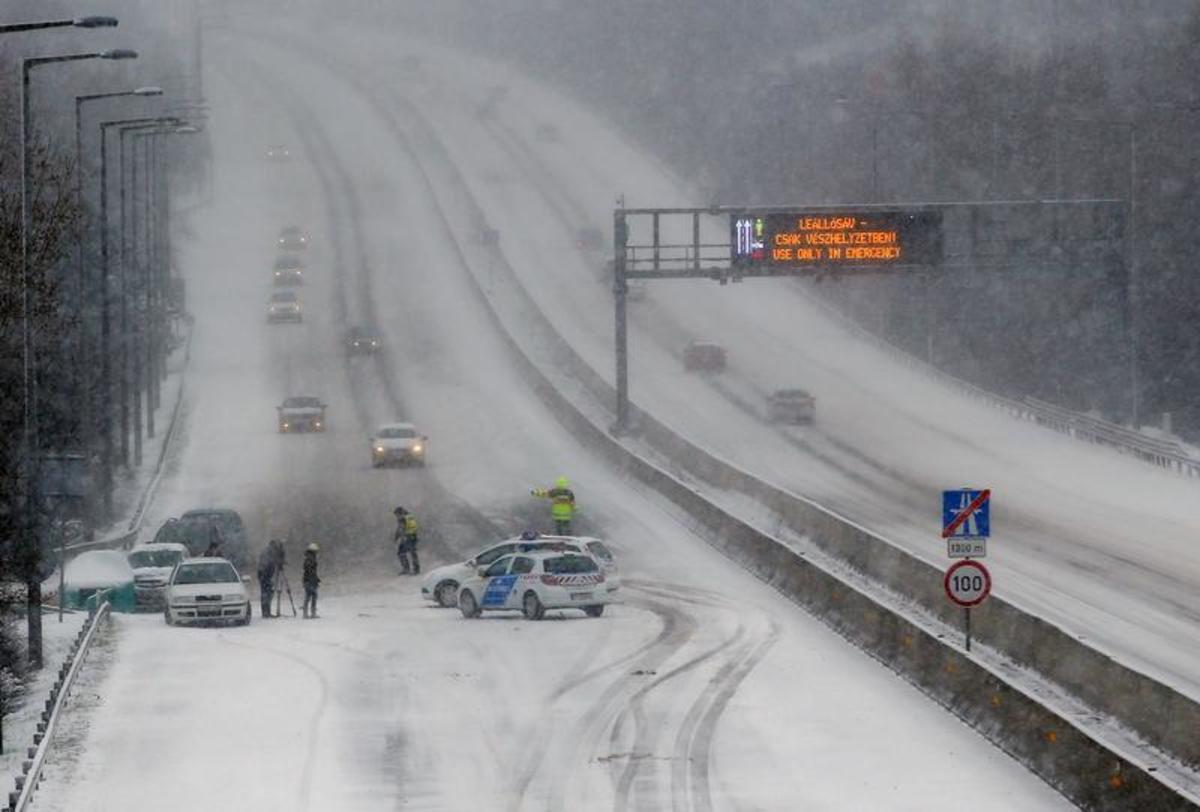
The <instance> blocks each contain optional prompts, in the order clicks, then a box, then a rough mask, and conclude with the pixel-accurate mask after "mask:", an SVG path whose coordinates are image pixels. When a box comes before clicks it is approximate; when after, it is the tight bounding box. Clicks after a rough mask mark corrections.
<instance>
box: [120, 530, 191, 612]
mask: <svg viewBox="0 0 1200 812" xmlns="http://www.w3.org/2000/svg"><path fill="white" fill-rule="evenodd" d="M190 555H191V553H190V552H189V550H188V548H187V545H185V544H181V543H179V542H169V543H164V544H153V543H151V544H141V545H138V546H137V547H134V548H133V549H132V550H130V551H129V552H128V553H126V555H125V558H126V559H127V560H128V561H129V566H131V567H133V591H134V596H135V597H136V599H137V608H138V609H139V610H150V611H158V610H159V609H162V608H163V606H164V605H165V603H166V591H167V581H169V580H170V579H171V571H172V570H173V569H175V565H176V564H178V563H179V562H180V561H182V560H183V559H185V558H188V557H190Z"/></svg>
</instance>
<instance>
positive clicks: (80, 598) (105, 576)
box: [59, 550, 137, 612]
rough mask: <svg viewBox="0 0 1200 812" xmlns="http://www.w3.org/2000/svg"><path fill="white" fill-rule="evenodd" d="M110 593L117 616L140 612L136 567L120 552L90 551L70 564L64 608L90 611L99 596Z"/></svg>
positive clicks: (67, 570) (66, 579)
mask: <svg viewBox="0 0 1200 812" xmlns="http://www.w3.org/2000/svg"><path fill="white" fill-rule="evenodd" d="M102 590H108V600H109V602H110V603H111V604H112V608H113V610H114V611H116V612H134V611H136V610H137V595H136V594H135V592H134V587H133V567H131V566H129V562H128V561H127V560H125V554H124V553H123V552H121V551H120V550H88V551H87V552H84V553H80V554H79V555H77V556H75V557H74V558H72V559H71V560H70V561H68V562H67V565H66V569H65V570H64V572H63V594H62V595H60V596H59V600H60V601H62V605H63V606H64V607H66V608H68V609H86V608H88V602H89V601H93V600H95V596H96V593H97V592H100V591H102Z"/></svg>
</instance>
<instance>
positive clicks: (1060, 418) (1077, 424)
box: [799, 287, 1200, 477]
mask: <svg viewBox="0 0 1200 812" xmlns="http://www.w3.org/2000/svg"><path fill="white" fill-rule="evenodd" d="M799 290H800V291H801V293H802V295H803V296H804V297H805V298H806V299H807V300H808V301H809V302H811V303H812V304H814V305H815V306H816V307H818V308H820V309H821V310H822V311H824V312H825V313H826V314H827V315H829V316H831V317H832V318H833V319H834V320H836V321H837V322H838V323H839V324H841V325H842V326H843V327H845V328H846V329H847V330H849V331H850V332H852V333H854V334H855V335H856V336H857V337H859V338H861V339H863V340H865V341H867V342H868V343H870V344H872V345H873V346H875V347H876V348H877V349H880V350H882V351H884V352H886V353H887V354H888V355H890V356H891V357H892V358H893V359H894V360H896V361H899V362H900V363H902V364H904V365H905V366H907V367H910V368H912V369H916V370H919V371H921V372H923V373H925V374H926V375H929V376H931V377H933V378H936V379H937V380H938V381H939V382H941V383H943V384H945V385H946V386H948V387H950V388H952V389H956V390H958V391H959V392H961V393H962V394H965V395H967V396H968V397H971V398H974V399H975V400H979V401H982V402H984V403H987V404H988V405H990V406H993V407H995V408H998V409H1002V410H1004V411H1006V412H1008V413H1009V414H1010V415H1012V416H1013V417H1017V418H1019V419H1021V420H1026V421H1029V422H1033V423H1037V424H1038V425H1040V426H1045V427H1046V428H1048V429H1051V430H1053V431H1056V432H1059V433H1060V434H1066V435H1069V436H1071V437H1074V438H1076V439H1079V440H1083V441H1085V442H1089V443H1093V444H1096V445H1105V446H1108V447H1110V448H1113V449H1115V450H1116V451H1118V452H1120V453H1123V454H1128V455H1130V456H1133V457H1136V458H1138V459H1140V460H1142V461H1144V462H1148V463H1151V464H1153V465H1157V466H1159V467H1160V468H1168V469H1170V470H1173V471H1176V472H1177V473H1180V474H1183V475H1185V476H1189V477H1200V459H1195V458H1193V457H1190V456H1188V455H1187V453H1186V452H1185V451H1184V450H1183V448H1182V447H1180V445H1179V444H1178V443H1174V442H1170V441H1168V440H1159V439H1156V438H1154V437H1147V436H1146V435H1144V434H1142V433H1141V432H1138V431H1134V430H1132V429H1128V428H1125V427H1124V426H1119V425H1117V424H1116V423H1110V422H1108V421H1106V420H1101V419H1099V418H1096V417H1091V416H1089V415H1085V414H1081V413H1079V412H1074V411H1071V410H1070V409H1065V408H1063V407H1061V406H1055V405H1054V404H1052V403H1047V402H1045V401H1042V400H1038V399H1037V398H1034V397H1031V396H1028V395H1027V396H1026V397H1025V398H1023V399H1022V400H1015V399H1013V398H1008V397H1005V396H1003V395H998V394H996V393H995V392H990V391H988V390H986V389H983V388H982V387H979V386H976V385H975V384H972V383H968V382H967V381H964V380H962V379H961V378H956V377H954V376H953V375H951V374H949V373H948V372H944V371H942V370H940V369H938V368H937V367H935V366H933V365H932V364H930V363H929V362H928V361H924V360H922V359H920V358H917V357H916V356H914V355H912V354H911V353H909V352H906V351H905V350H903V349H901V348H900V347H897V346H896V345H895V344H892V343H891V342H889V341H887V340H886V339H884V338H881V337H880V336H878V335H876V334H875V333H873V332H871V331H870V330H868V329H867V328H865V327H863V326H862V325H861V324H859V323H858V322H856V321H855V320H854V319H852V318H851V317H850V316H848V315H847V314H846V313H844V312H843V311H842V310H841V309H840V308H838V307H837V306H836V305H834V304H832V303H831V302H828V301H825V300H824V299H822V298H821V297H820V296H818V295H815V294H813V293H812V292H810V291H808V290H806V289H804V288H803V287H799Z"/></svg>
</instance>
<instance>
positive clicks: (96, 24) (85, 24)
mask: <svg viewBox="0 0 1200 812" xmlns="http://www.w3.org/2000/svg"><path fill="white" fill-rule="evenodd" d="M71 26H73V27H75V28H116V27H117V18H116V17H98V16H91V17H74V18H72V19H69V20H46V21H44V22H36V23H6V24H4V25H0V34H14V33H17V32H19V31H39V30H41V29H43V28H68V27H71Z"/></svg>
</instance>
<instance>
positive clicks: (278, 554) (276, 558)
mask: <svg viewBox="0 0 1200 812" xmlns="http://www.w3.org/2000/svg"><path fill="white" fill-rule="evenodd" d="M284 559H285V556H284V551H283V542H282V541H280V540H279V539H271V541H270V542H268V543H267V546H266V547H265V548H263V551H262V552H261V553H259V555H258V592H259V598H260V599H261V600H262V616H263V617H271V598H272V597H274V595H275V593H276V592H277V591H278V585H277V584H278V581H279V578H280V577H281V576H282V575H283V565H284ZM275 616H276V617H278V612H276V614H275Z"/></svg>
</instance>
